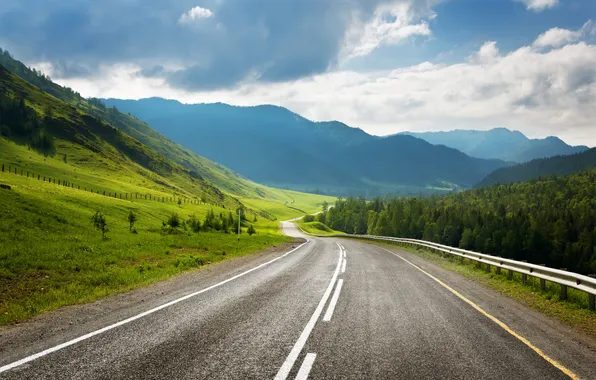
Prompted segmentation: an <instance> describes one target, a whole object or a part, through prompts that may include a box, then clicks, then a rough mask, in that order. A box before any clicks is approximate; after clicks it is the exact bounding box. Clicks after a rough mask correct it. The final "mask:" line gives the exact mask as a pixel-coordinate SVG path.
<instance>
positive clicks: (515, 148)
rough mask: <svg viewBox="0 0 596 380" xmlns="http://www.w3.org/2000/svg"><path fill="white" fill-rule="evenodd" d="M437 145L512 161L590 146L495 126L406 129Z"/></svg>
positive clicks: (476, 155)
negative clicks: (456, 128)
mask: <svg viewBox="0 0 596 380" xmlns="http://www.w3.org/2000/svg"><path fill="white" fill-rule="evenodd" d="M402 134H407V135H410V136H415V137H418V138H421V139H423V140H426V141H428V142H429V143H431V144H435V145H439V144H440V145H445V146H449V147H452V148H455V149H458V150H460V151H462V152H464V153H466V154H468V155H469V156H472V157H478V158H484V159H499V160H503V161H509V162H518V163H521V162H527V161H531V160H534V159H537V158H548V157H553V156H559V155H569V154H574V153H580V152H583V151H585V150H587V149H589V148H588V147H587V146H571V145H568V144H567V143H565V142H564V141H563V140H561V139H559V138H558V137H554V136H549V137H546V138H544V139H530V138H528V137H526V136H525V135H524V134H523V133H521V132H520V131H511V130H509V129H506V128H495V129H491V130H488V131H477V130H453V131H446V132H420V133H416V132H403V133H402Z"/></svg>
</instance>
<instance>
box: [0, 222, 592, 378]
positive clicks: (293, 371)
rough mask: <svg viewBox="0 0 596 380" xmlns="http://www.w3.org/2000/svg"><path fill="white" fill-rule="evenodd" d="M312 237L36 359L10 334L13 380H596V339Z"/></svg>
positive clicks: (458, 281) (52, 342)
mask: <svg viewBox="0 0 596 380" xmlns="http://www.w3.org/2000/svg"><path fill="white" fill-rule="evenodd" d="M284 228H285V230H286V233H288V234H290V235H294V236H301V234H300V233H299V232H298V231H296V230H295V229H294V228H293V227H292V226H291V225H289V224H286V225H285V226H284ZM309 239H310V240H309V241H308V242H307V243H305V244H304V245H302V246H300V247H299V248H297V249H296V250H294V251H293V252H291V253H288V254H285V255H276V256H272V257H270V258H267V260H265V259H262V260H261V261H259V262H255V263H254V265H253V266H250V265H248V264H247V265H248V266H247V267H246V268H244V269H243V270H244V271H243V272H238V271H231V272H230V273H228V274H227V276H226V273H219V274H218V276H215V277H213V278H212V279H211V278H209V277H208V278H207V279H206V280H204V283H201V285H200V286H201V287H200V288H196V286H197V284H196V283H190V282H189V284H188V286H187V289H185V290H184V291H178V292H176V293H175V294H165V295H163V296H162V298H163V299H164V300H167V301H174V302H173V303H172V304H170V305H169V306H167V307H163V308H160V307H159V305H157V306H158V310H153V309H154V308H155V305H154V306H147V308H146V309H145V310H140V309H139V306H138V305H136V306H135V310H134V312H130V313H128V314H126V313H124V314H123V315H127V318H130V320H129V321H127V322H126V323H123V324H121V325H118V326H114V325H113V323H117V322H118V321H117V320H113V319H112V320H110V319H109V318H108V317H106V318H108V319H105V321H106V322H105V324H104V325H101V323H100V322H96V324H95V325H93V324H90V325H89V326H92V327H87V328H86V330H85V329H83V330H81V331H77V334H78V335H76V334H73V332H72V331H69V329H68V328H67V329H65V331H63V332H60V330H59V331H56V332H53V333H52V334H49V336H42V337H41V338H40V339H39V340H38V341H36V342H35V345H34V349H32V348H31V345H32V343H22V344H21V345H19V344H20V342H19V337H18V334H17V335H15V334H12V335H11V334H6V331H5V334H4V336H5V337H6V336H11V339H13V340H15V339H16V340H17V342H12V344H13V346H14V347H13V348H11V349H10V350H6V351H0V355H1V356H0V379H86V380H90V379H274V378H277V379H286V378H288V379H294V378H298V379H306V378H310V379H444V378H453V379H507V380H513V379H537V378H540V379H564V378H569V376H570V375H571V376H573V375H574V374H575V375H577V376H578V377H580V378H593V379H596V351H595V346H594V345H593V342H591V341H590V340H586V339H584V338H582V337H581V336H578V334H576V333H574V332H573V331H571V330H568V329H567V328H566V327H564V326H560V325H558V324H557V323H555V322H553V321H552V320H549V319H546V318H545V317H544V316H542V315H540V314H538V313H535V312H533V311H531V310H528V309H527V308H525V307H523V306H521V305H519V304H517V303H516V302H514V301H511V300H509V299H507V298H506V297H504V296H501V295H499V294H496V293H495V292H493V291H491V290H488V289H484V288H482V287H481V286H480V285H477V284H474V283H471V282H469V281H467V280H465V279H463V278H460V277H458V276H456V275H454V274H453V273H449V272H447V271H445V270H443V269H441V268H437V267H435V266H433V265H432V264H429V263H426V262H424V261H422V260H421V259H420V258H417V257H414V256H413V255H410V254H408V253H406V252H401V251H399V249H397V248H396V249H394V250H392V251H391V252H390V251H388V250H386V249H384V248H381V247H378V246H375V245H369V244H366V243H362V242H358V241H352V240H346V239H315V238H309ZM404 259H405V260H404ZM406 260H407V261H406ZM249 264H250V263H249ZM255 267H256V269H253V268H255ZM247 271H248V272H247ZM437 280H439V281H440V282H439V281H437ZM222 281H225V282H224V283H222ZM197 292H199V293H198V294H197ZM456 293H458V294H459V295H458V294H456ZM180 297H186V298H185V299H183V300H180V301H178V302H176V301H177V300H179V299H180ZM464 298H465V299H464ZM164 302H165V301H164ZM474 305H475V306H476V307H474ZM131 308H132V306H131ZM147 310H149V311H150V313H145V314H146V315H141V316H139V313H141V312H142V311H147ZM95 319H96V320H97V321H103V320H104V319H102V318H99V317H97V318H95ZM123 319H126V318H123ZM107 321H110V322H109V323H108V322H107ZM499 322H500V323H501V324H500V323H499ZM106 326H108V328H107V329H105V330H106V331H103V332H99V333H97V330H98V329H100V328H105V327H106ZM15 328H17V327H15ZM508 329H510V330H508ZM9 333H10V331H9ZM17 333H18V331H17ZM85 334H91V335H92V336H89V337H88V338H85V339H82V340H80V341H77V342H75V343H72V341H71V340H72V339H73V338H75V337H76V336H82V335H85ZM74 335H76V336H74ZM2 339H6V338H2V337H1V336H0V345H2V343H3V340H2ZM22 341H23V342H29V340H27V339H23V340H22ZM4 343H5V342H4ZM64 343H66V344H64ZM59 344H63V345H64V347H63V348H61V349H56V346H57V345H59ZM11 347H12V346H11ZM47 349H50V350H53V351H52V352H44V350H47ZM537 351H540V352H537ZM39 352H42V355H38V357H32V356H31V355H35V354H36V353H39ZM21 359H24V360H22V361H21V362H18V360H21ZM11 363H21V364H20V365H18V366H16V365H14V364H11ZM9 367H10V368H9ZM565 372H567V373H565Z"/></svg>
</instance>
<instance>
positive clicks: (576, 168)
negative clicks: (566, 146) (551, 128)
mask: <svg viewBox="0 0 596 380" xmlns="http://www.w3.org/2000/svg"><path fill="white" fill-rule="evenodd" d="M593 168H596V148H592V149H589V150H587V151H585V152H582V153H576V154H572V155H567V156H555V157H550V158H541V159H536V160H533V161H530V162H526V163H523V164H518V165H514V166H510V167H503V168H499V169H497V170H495V171H494V172H493V173H491V174H489V175H488V176H486V178H484V179H483V180H482V181H481V182H480V183H479V184H478V186H480V187H485V186H492V185H499V184H502V185H506V184H510V183H514V182H523V181H529V180H534V179H538V178H540V177H548V176H553V175H559V176H563V175H569V174H574V173H577V172H580V171H583V170H589V169H593Z"/></svg>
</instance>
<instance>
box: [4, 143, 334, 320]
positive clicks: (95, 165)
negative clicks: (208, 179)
mask: <svg viewBox="0 0 596 380" xmlns="http://www.w3.org/2000/svg"><path fill="white" fill-rule="evenodd" d="M58 143H59V144H61V146H60V147H59V148H61V149H60V150H61V151H63V152H67V157H66V160H64V157H63V156H61V155H59V154H58V155H56V156H54V157H44V156H42V155H39V154H38V153H35V152H33V151H30V150H28V149H27V147H25V146H21V145H16V144H14V143H12V142H8V141H6V140H4V139H0V148H1V149H0V165H1V164H4V165H5V172H0V184H5V185H9V186H10V187H11V189H10V190H7V189H0V294H1V295H2V296H1V297H0V325H2V324H8V323H12V322H15V321H19V320H22V319H25V318H28V317H31V316H34V315H37V314H39V313H42V312H45V311H48V310H52V309H56V308H58V307H61V306H65V305H71V304H77V303H82V302H90V301H93V300H96V299H98V298H101V297H105V296H107V295H111V294H116V293H121V292H124V291H128V290H131V289H134V288H136V287H139V286H143V285H147V284H150V283H152V282H156V281H160V280H164V279H166V278H168V277H170V276H173V275H176V274H179V273H182V272H185V271H189V270H194V269H197V268H201V267H203V266H205V265H209V264H212V263H216V262H218V261H221V260H224V259H227V258H232V257H237V256H242V255H245V254H250V253H254V252H257V251H259V250H261V249H263V248H266V247H269V246H272V245H278V244H283V243H287V242H291V241H292V239H291V238H288V237H286V236H283V235H282V234H281V232H280V230H279V228H278V225H279V221H281V220H284V219H289V218H293V217H296V216H300V215H302V214H301V211H298V210H297V209H296V208H303V209H304V210H305V211H314V210H317V209H319V208H320V205H321V204H322V202H323V201H329V197H319V196H316V195H309V194H300V193H294V192H292V194H291V196H292V197H293V198H294V199H295V204H296V205H297V206H296V207H295V208H290V207H287V206H286V205H285V204H286V203H289V202H291V201H292V200H291V199H290V198H289V197H288V195H287V194H286V192H285V191H282V190H277V189H269V188H267V191H268V193H270V194H271V195H269V196H272V195H273V196H272V197H271V198H268V199H265V198H242V199H241V201H242V202H244V206H245V207H246V208H245V215H246V221H244V222H243V226H242V232H243V233H242V234H241V237H240V241H238V240H237V236H236V234H235V232H236V228H237V227H235V226H234V227H231V228H229V232H228V233H226V232H222V231H210V232H206V231H199V232H198V233H196V232H193V231H192V229H191V228H190V226H189V225H188V224H187V223H185V222H186V221H188V220H189V218H190V217H191V215H194V216H195V217H196V219H198V220H199V221H201V222H203V221H204V218H205V216H206V215H207V213H208V212H210V211H213V213H214V214H215V215H217V216H219V214H221V215H223V216H224V217H225V216H228V215H229V213H230V212H232V213H234V215H235V209H232V208H230V207H227V208H223V207H225V204H224V205H222V206H223V207H220V206H216V205H213V204H209V203H203V202H201V201H200V199H199V200H197V198H200V197H193V196H192V194H191V193H190V192H179V193H178V194H174V193H172V191H171V188H170V187H165V186H164V187H160V185H159V180H157V181H155V179H153V181H151V180H149V179H146V178H145V177H144V176H142V175H139V174H138V171H136V170H129V169H130V167H126V166H125V167H124V168H123V170H118V168H115V167H112V166H111V165H114V163H113V162H111V161H106V162H102V160H101V158H99V159H97V160H96V159H95V158H96V157H94V156H89V157H88V158H89V159H88V160H87V159H86V158H87V157H86V156H85V155H86V154H88V151H87V150H81V151H80V152H75V149H76V148H77V147H76V146H75V145H71V146H69V145H68V143H65V142H60V141H59V142H58ZM82 162H85V164H82ZM9 165H10V166H11V167H12V168H14V167H15V166H16V167H17V168H18V169H17V174H16V175H15V174H14V172H12V173H8V166H9ZM21 169H22V170H23V175H22V176H21V175H20V173H21ZM27 171H29V172H30V176H29V178H28V177H27V176H26V173H27ZM142 172H143V171H141V173H142ZM33 174H35V176H33ZM37 174H40V180H38V179H37ZM44 176H45V177H46V178H57V179H60V181H64V180H66V181H68V182H69V183H73V184H74V186H75V187H74V188H73V187H65V186H62V185H58V184H57V183H56V184H54V183H48V182H47V180H46V182H44V181H43V177H44ZM79 186H81V189H80V190H79ZM85 187H87V189H89V188H91V189H94V190H95V189H96V190H101V191H100V194H97V192H90V191H84V188H85ZM104 190H105V191H106V194H107V193H116V194H118V195H117V197H116V198H114V197H108V196H104V195H103V191H104ZM120 193H129V194H135V193H138V194H147V193H149V194H152V196H153V197H158V198H160V199H161V197H172V198H174V197H175V196H179V197H183V199H187V200H190V199H194V201H195V202H197V203H181V204H178V202H177V201H173V202H160V201H155V200H148V199H147V200H145V199H144V198H141V199H136V198H133V199H120V198H119V194H120ZM96 211H101V212H102V213H103V214H104V215H105V218H106V222H107V226H108V229H109V231H108V232H107V233H106V239H102V236H101V232H100V231H98V230H96V229H95V228H94V226H93V225H92V223H91V216H92V215H93V214H94V213H95V212H96ZM131 211H132V212H133V213H134V214H135V215H137V219H138V220H137V222H136V223H135V224H134V230H135V231H136V233H133V232H131V231H130V226H129V222H128V215H129V213H130V212H131ZM174 213H176V214H178V215H179V216H180V219H181V221H182V222H183V223H182V226H181V227H178V228H176V229H173V230H172V229H170V228H169V227H164V226H163V223H164V222H167V220H168V218H169V217H170V216H171V215H172V214H174ZM265 216H266V217H265ZM236 220H237V219H236ZM250 225H253V227H254V228H255V230H256V234H254V235H252V236H249V235H248V234H246V231H247V229H248V227H249V226H250Z"/></svg>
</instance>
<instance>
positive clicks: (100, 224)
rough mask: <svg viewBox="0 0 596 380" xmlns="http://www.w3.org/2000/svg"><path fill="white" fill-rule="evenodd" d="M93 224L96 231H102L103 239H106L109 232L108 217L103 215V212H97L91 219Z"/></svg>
mask: <svg viewBox="0 0 596 380" xmlns="http://www.w3.org/2000/svg"><path fill="white" fill-rule="evenodd" d="M91 223H92V224H93V226H94V227H95V229H96V230H98V231H101V238H102V239H105V238H106V232H108V231H109V229H108V224H107V222H106V217H105V216H104V215H103V213H102V212H101V211H96V212H95V214H93V216H92V217H91Z"/></svg>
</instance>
